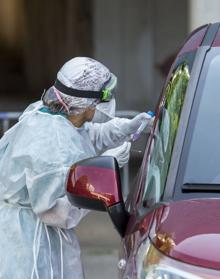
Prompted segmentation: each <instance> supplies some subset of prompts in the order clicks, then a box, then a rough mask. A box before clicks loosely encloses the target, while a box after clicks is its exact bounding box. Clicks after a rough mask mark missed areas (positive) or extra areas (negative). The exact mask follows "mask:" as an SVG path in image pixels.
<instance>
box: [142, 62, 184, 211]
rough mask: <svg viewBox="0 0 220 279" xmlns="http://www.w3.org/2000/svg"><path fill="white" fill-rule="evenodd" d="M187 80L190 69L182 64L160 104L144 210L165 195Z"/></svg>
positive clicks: (174, 73) (144, 198)
mask: <svg viewBox="0 0 220 279" xmlns="http://www.w3.org/2000/svg"><path fill="white" fill-rule="evenodd" d="M189 78H190V70H189V66H188V65H187V63H186V62H183V63H182V64H180V65H179V66H178V67H177V68H176V69H175V70H174V72H173V74H172V76H171V79H170V81H169V83H168V85H167V87H166V90H165V95H164V99H163V100H162V102H161V104H160V108H159V118H158V121H157V124H156V127H155V131H154V137H153V139H152V142H151V147H150V148H151V150H150V153H149V156H148V159H147V160H148V161H147V164H146V167H147V169H146V181H145V185H144V194H143V198H142V199H143V201H144V202H145V205H146V206H147V207H150V206H152V205H153V204H154V203H156V202H158V201H159V200H160V199H161V196H162V195H163V192H164V188H165V184H166V179H167V174H168V170H169V165H170V160H171V156H172V150H173V146H174V142H175V138H176V132H177V128H178V125H179V119H180V115H181V110H182V106H183V103H184V98H185V93H186V89H187V86H188V82H189Z"/></svg>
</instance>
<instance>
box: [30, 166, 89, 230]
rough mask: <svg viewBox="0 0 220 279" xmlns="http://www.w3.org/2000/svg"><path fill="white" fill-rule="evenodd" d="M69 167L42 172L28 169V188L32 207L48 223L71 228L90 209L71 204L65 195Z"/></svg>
mask: <svg viewBox="0 0 220 279" xmlns="http://www.w3.org/2000/svg"><path fill="white" fill-rule="evenodd" d="M68 172H69V167H62V168H60V169H54V170H51V171H46V172H43V173H40V174H37V173H34V172H33V171H31V170H27V171H26V177H27V188H28V193H29V198H30V202H31V206H32V209H33V211H34V213H35V214H36V215H37V216H38V217H39V218H40V220H41V221H42V222H44V223H46V224H47V225H50V226H55V227H60V228H66V229H70V228H73V227H75V226H77V224H78V223H79V222H80V220H81V219H82V218H83V217H84V216H85V215H86V214H87V213H88V210H84V209H79V208H77V207H74V206H73V205H71V204H70V202H69V201H68V199H67V196H66V195H65V184H66V179H67V176H68Z"/></svg>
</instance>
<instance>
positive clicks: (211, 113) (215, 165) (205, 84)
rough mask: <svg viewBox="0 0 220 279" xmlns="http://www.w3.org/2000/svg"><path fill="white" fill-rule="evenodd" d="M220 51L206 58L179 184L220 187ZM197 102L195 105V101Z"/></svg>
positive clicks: (216, 50)
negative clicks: (217, 185)
mask: <svg viewBox="0 0 220 279" xmlns="http://www.w3.org/2000/svg"><path fill="white" fill-rule="evenodd" d="M219 69H220V51H219V49H217V48H216V49H214V50H212V51H210V52H209V54H208V55H207V61H206V64H205V66H204V69H203V72H202V75H201V79H200V80H201V83H200V85H199V87H198V95H197V97H196V99H195V105H194V107H196V110H197V111H195V113H194V115H195V121H194V124H193V128H192V129H190V130H189V129H188V131H187V133H188V134H189V133H190V135H191V140H190V142H189V144H188V145H187V150H188V151H187V154H188V155H187V156H186V158H187V160H186V168H185V172H184V171H183V173H184V178H183V183H182V184H187V183H188V184H193V183H195V184H220V168H219V165H220V156H219V154H220V91H219V89H220V78H219ZM197 100H199V101H198V102H196V101H197Z"/></svg>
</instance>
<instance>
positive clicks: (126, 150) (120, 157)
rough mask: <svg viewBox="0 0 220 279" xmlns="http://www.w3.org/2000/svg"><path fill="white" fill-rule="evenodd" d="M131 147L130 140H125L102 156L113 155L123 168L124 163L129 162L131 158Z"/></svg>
mask: <svg viewBox="0 0 220 279" xmlns="http://www.w3.org/2000/svg"><path fill="white" fill-rule="evenodd" d="M130 149H131V143H130V142H124V143H123V144H122V145H120V146H118V147H116V148H113V149H109V150H107V151H105V152H104V153H102V154H101V156H113V157H115V158H116V160H117V162H118V165H119V168H122V167H123V166H124V165H126V164H127V162H128V160H129V158H130Z"/></svg>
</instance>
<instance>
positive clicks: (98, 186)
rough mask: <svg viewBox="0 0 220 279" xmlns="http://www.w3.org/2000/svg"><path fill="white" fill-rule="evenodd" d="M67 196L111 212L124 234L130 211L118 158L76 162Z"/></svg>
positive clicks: (85, 205) (76, 203)
mask: <svg viewBox="0 0 220 279" xmlns="http://www.w3.org/2000/svg"><path fill="white" fill-rule="evenodd" d="M67 196H68V198H69V200H70V202H71V203H72V204H73V205H74V206H77V207H79V208H85V209H91V210H99V211H108V213H109V214H110V217H111V219H112V221H113V223H114V224H115V226H116V228H117V230H118V231H119V233H120V234H121V235H123V232H124V230H125V220H126V221H127V218H126V217H127V214H126V212H125V208H124V202H123V198H122V192H121V180H120V172H119V167H118V163H117V161H116V159H115V158H114V157H111V156H99V157H93V158H89V159H86V160H83V161H80V162H77V163H76V164H74V165H73V166H72V167H71V169H70V173H69V177H68V181H67Z"/></svg>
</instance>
